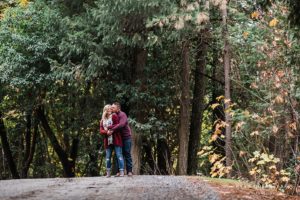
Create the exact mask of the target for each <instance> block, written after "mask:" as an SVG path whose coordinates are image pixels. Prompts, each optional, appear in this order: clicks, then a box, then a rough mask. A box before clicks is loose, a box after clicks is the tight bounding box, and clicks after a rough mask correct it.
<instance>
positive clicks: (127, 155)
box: [123, 138, 132, 173]
mask: <svg viewBox="0 0 300 200" xmlns="http://www.w3.org/2000/svg"><path fill="white" fill-rule="evenodd" d="M123 156H124V159H125V163H126V171H127V173H128V172H132V158H131V138H129V139H125V140H123Z"/></svg>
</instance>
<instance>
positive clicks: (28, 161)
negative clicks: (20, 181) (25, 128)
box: [22, 120, 39, 177]
mask: <svg viewBox="0 0 300 200" xmlns="http://www.w3.org/2000/svg"><path fill="white" fill-rule="evenodd" d="M38 131H39V130H38V122H37V120H36V121H35V124H34V128H33V135H32V143H31V147H30V150H29V154H28V156H27V159H26V161H25V163H24V166H23V169H22V174H23V175H24V177H27V176H28V170H29V167H30V164H31V162H32V160H33V156H34V152H35V147H36V140H37V135H38V134H39V133H38Z"/></svg>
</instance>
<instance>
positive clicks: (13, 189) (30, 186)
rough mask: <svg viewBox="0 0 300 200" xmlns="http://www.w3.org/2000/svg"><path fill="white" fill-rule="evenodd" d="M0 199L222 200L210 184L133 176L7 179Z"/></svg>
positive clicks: (0, 187) (1, 186)
mask: <svg viewBox="0 0 300 200" xmlns="http://www.w3.org/2000/svg"><path fill="white" fill-rule="evenodd" d="M0 199H1V200H2V199H3V200H4V199H5V200H6V199H7V200H18V199H25V200H28V199H32V200H42V199H51V200H52V199H53V200H61V199H70V200H77V199H78V200H79V199H86V200H94V199H95V200H96V199H99V200H114V199H116V200H125V199H126V200H127V199H128V200H131V199H133V200H141V199H163V200H168V199H172V200H179V199H184V200H189V199H203V200H219V196H218V194H217V192H216V191H214V190H213V189H212V188H210V187H209V186H208V185H207V184H206V183H204V182H201V181H199V182H191V181H189V179H188V178H187V177H184V176H133V177H123V178H116V177H111V178H105V177H89V178H72V179H66V178H55V179H21V180H5V181H0Z"/></svg>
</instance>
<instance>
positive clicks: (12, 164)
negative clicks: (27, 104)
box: [0, 112, 20, 179]
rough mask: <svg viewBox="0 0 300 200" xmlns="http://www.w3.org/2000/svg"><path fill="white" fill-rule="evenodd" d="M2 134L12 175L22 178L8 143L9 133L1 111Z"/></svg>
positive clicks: (0, 131)
mask: <svg viewBox="0 0 300 200" xmlns="http://www.w3.org/2000/svg"><path fill="white" fill-rule="evenodd" d="M0 136H1V143H2V147H3V151H4V155H5V158H6V160H7V163H8V167H9V169H10V172H11V174H12V177H13V178H15V179H18V178H20V175H19V174H18V171H17V167H16V164H15V162H14V159H13V156H12V152H11V149H10V146H9V143H8V139H7V133H6V130H5V126H4V121H3V118H2V113H1V112H0Z"/></svg>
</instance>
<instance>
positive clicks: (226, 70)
mask: <svg viewBox="0 0 300 200" xmlns="http://www.w3.org/2000/svg"><path fill="white" fill-rule="evenodd" d="M225 2H226V1H225ZM227 17H228V16H227V2H226V5H225V6H223V9H222V22H223V40H224V57H223V61H224V76H225V78H224V81H225V100H227V102H225V122H226V128H225V152H226V166H227V167H231V166H232V135H231V115H230V113H229V112H228V108H229V106H230V101H229V100H231V95H230V52H229V51H230V50H229V49H230V48H229V41H228V37H229V36H228V29H227ZM231 176H232V170H230V172H229V173H228V174H227V177H228V178H230V177H231Z"/></svg>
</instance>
